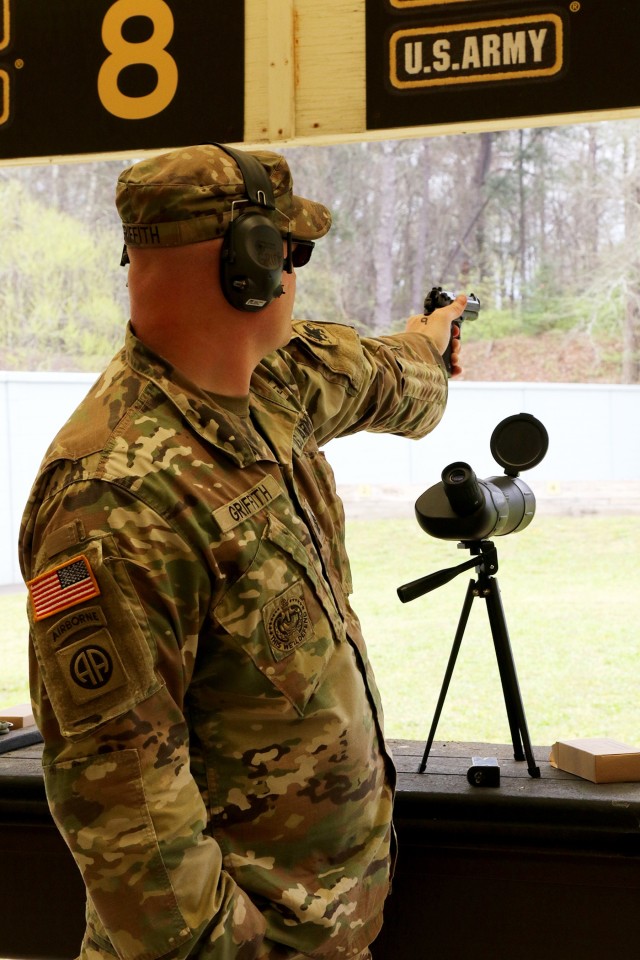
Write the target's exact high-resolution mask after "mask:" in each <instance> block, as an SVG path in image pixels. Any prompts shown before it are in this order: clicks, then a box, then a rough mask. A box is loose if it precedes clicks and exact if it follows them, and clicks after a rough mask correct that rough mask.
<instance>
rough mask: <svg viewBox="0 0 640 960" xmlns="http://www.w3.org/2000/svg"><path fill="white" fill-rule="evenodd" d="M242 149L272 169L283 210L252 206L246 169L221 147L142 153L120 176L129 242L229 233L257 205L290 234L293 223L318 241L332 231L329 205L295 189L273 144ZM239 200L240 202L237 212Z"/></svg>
mask: <svg viewBox="0 0 640 960" xmlns="http://www.w3.org/2000/svg"><path fill="white" fill-rule="evenodd" d="M242 153H243V154H245V155H248V156H250V157H253V158H255V159H256V160H258V162H259V163H261V164H262V166H263V167H264V169H265V170H266V172H267V175H268V177H269V180H270V182H271V187H272V190H273V196H274V201H275V205H276V210H274V211H267V210H265V209H264V208H263V207H253V206H247V204H246V201H247V191H246V186H245V181H244V178H243V175H242V173H241V172H240V169H239V168H238V165H237V164H236V162H235V160H234V159H233V158H232V157H231V156H230V155H229V154H228V153H225V151H224V150H222V149H220V147H217V146H215V145H214V144H203V145H201V146H195V147H185V148H183V149H180V150H173V151H171V152H170V153H163V154H159V155H158V156H156V157H152V158H151V159H149V160H142V161H140V162H139V163H136V164H134V165H133V166H132V167H129V168H128V169H127V170H125V171H124V172H123V173H122V174H121V175H120V177H119V178H118V183H117V187H116V206H117V208H118V213H119V214H120V217H121V219H122V222H123V230H124V242H125V243H126V244H127V246H131V247H173V246H180V245H182V244H187V243H199V242H200V241H202V240H213V239H215V238H216V237H222V236H224V234H225V232H226V230H227V227H228V225H229V223H230V221H231V217H232V215H233V216H236V217H237V216H239V214H240V213H245V212H247V210H253V209H259V210H260V211H261V213H263V214H264V215H265V216H268V217H269V218H270V219H271V220H273V222H274V224H275V225H276V227H277V229H278V230H280V232H281V233H282V234H283V235H285V234H286V233H287V232H288V230H289V229H290V230H291V233H292V235H293V236H294V237H297V238H298V239H300V240H317V239H319V238H320V237H323V236H324V235H325V233H327V231H328V230H329V228H330V226H331V214H330V212H329V210H327V208H326V207H324V206H323V205H322V204H321V203H316V202H315V201H313V200H307V199H304V198H303V197H298V196H296V195H295V194H294V193H293V180H292V177H291V171H290V170H289V165H288V163H287V161H286V160H285V158H284V157H281V156H280V155H279V154H277V153H270V152H269V151H266V150H257V151H254V152H250V151H248V150H245V151H242ZM241 201H244V202H241ZM234 202H235V203H236V204H240V205H239V206H236V208H235V211H232V204H233V203H234Z"/></svg>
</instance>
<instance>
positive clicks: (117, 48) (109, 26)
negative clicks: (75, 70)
mask: <svg viewBox="0 0 640 960" xmlns="http://www.w3.org/2000/svg"><path fill="white" fill-rule="evenodd" d="M136 16H137V17H140V16H144V17H148V19H149V20H150V21H151V23H152V24H153V33H152V34H151V36H150V37H149V39H148V40H146V41H143V42H141V43H129V42H128V41H127V40H125V39H124V37H123V35H122V28H123V27H124V24H125V22H126V21H127V20H129V19H130V18H131V17H136ZM172 35H173V14H172V13H171V10H170V9H169V7H168V6H167V4H166V3H165V2H164V0H116V3H114V4H113V6H112V7H110V9H109V10H108V12H107V14H106V16H105V18H104V20H103V21H102V42H103V43H104V45H105V47H106V48H107V50H108V51H109V54H110V56H108V57H107V59H106V60H105V62H104V63H103V64H102V67H101V68H100V73H99V74H98V95H99V96H100V101H101V103H102V105H103V107H104V108H105V110H108V111H109V113H112V114H113V115H114V116H115V117H122V118H123V119H124V120H141V119H143V118H144V117H153V116H155V114H157V113H161V112H162V111H163V110H164V109H165V107H168V106H169V104H170V103H171V101H172V100H173V97H174V95H175V92H176V89H177V87H178V67H177V66H176V62H175V60H174V59H173V57H172V56H171V55H170V54H169V53H167V51H166V49H165V48H166V46H167V44H168V43H169V41H170V40H171V37H172ZM136 63H147V64H149V65H150V66H152V67H154V68H155V71H156V73H157V75H158V82H157V84H156V87H155V89H154V90H153V91H152V92H151V93H148V94H146V96H140V97H131V96H127V95H125V94H124V93H122V92H121V90H120V88H119V86H118V77H119V75H120V73H121V72H122V71H123V70H124V68H125V67H129V66H131V65H132V64H136Z"/></svg>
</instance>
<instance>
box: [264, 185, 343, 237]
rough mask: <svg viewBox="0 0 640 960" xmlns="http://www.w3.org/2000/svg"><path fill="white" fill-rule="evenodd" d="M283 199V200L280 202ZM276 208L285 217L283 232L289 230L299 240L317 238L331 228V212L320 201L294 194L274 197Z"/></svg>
mask: <svg viewBox="0 0 640 960" xmlns="http://www.w3.org/2000/svg"><path fill="white" fill-rule="evenodd" d="M282 201H284V202H282ZM276 208H277V209H278V210H279V211H280V213H282V214H283V215H284V217H286V218H287V220H288V223H286V225H284V229H283V227H282V226H280V229H281V230H282V233H283V234H286V233H289V232H291V234H292V236H294V237H297V238H298V239H299V240H319V239H320V238H321V237H324V236H325V234H327V233H328V232H329V230H330V228H331V213H330V211H329V210H328V209H327V207H325V206H324V205H323V204H322V203H317V202H316V201H315V200H307V199H306V198H305V197H298V196H296V195H295V194H288V195H285V196H284V197H276Z"/></svg>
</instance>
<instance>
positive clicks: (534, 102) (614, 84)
mask: <svg viewBox="0 0 640 960" xmlns="http://www.w3.org/2000/svg"><path fill="white" fill-rule="evenodd" d="M366 18H367V126H368V128H370V129H374V128H375V129H382V128H385V127H400V126H420V125H425V124H442V123H455V122H460V121H477V120H489V119H501V118H512V117H514V118H516V117H532V116H540V115H545V114H546V115H550V116H551V115H553V114H573V113H584V112H589V111H596V110H611V109H618V108H625V107H638V106H640V82H639V81H638V78H637V71H636V70H635V67H634V60H635V58H636V57H637V53H634V50H637V47H638V42H639V41H640V18H639V17H638V11H637V6H636V4H635V2H634V0H618V2H611V3H606V4H605V3H602V2H601V0H564V2H561V3H556V2H550V3H545V2H544V0H537V2H532V0H529V2H522V0H511V2H506V0H493V2H491V0H372V2H368V3H367V5H366ZM612 54H613V55H612Z"/></svg>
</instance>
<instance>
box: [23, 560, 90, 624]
mask: <svg viewBox="0 0 640 960" xmlns="http://www.w3.org/2000/svg"><path fill="white" fill-rule="evenodd" d="M27 587H28V589H29V594H30V596H31V603H32V604H33V613H34V617H35V619H36V620H46V618H47V617H52V616H53V615H54V613H60V611H61V610H66V609H67V608H68V607H75V606H76V605H77V604H78V603H83V602H84V601H85V600H91V599H92V597H98V596H99V595H100V587H99V586H98V583H97V581H96V578H95V577H94V575H93V570H92V569H91V564H90V563H89V561H88V560H87V558H86V557H85V556H84V555H80V556H77V557H72V559H71V560H67V561H66V562H65V563H61V564H60V566H58V567H54V568H53V570H47V571H46V572H45V573H42V574H40V576H39V577H35V578H34V579H33V580H29V582H28V583H27Z"/></svg>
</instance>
